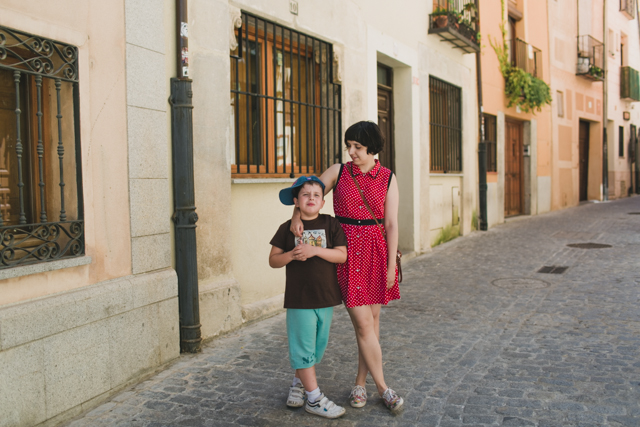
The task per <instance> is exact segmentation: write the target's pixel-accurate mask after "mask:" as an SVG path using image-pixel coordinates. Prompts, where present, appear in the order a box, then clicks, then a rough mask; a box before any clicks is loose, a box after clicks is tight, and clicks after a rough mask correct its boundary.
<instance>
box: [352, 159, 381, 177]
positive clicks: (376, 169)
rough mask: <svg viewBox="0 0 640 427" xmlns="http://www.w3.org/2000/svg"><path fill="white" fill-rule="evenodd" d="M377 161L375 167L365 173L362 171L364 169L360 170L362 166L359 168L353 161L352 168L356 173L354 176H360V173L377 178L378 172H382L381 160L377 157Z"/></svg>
mask: <svg viewBox="0 0 640 427" xmlns="http://www.w3.org/2000/svg"><path fill="white" fill-rule="evenodd" d="M375 162H376V164H375V166H374V167H373V169H371V170H370V171H369V172H367V173H366V174H365V173H362V171H361V170H360V168H359V167H358V166H357V165H355V164H353V162H351V168H352V170H353V175H354V176H358V175H369V176H370V177H371V178H375V177H377V176H378V172H380V168H381V167H382V166H380V161H379V160H378V159H375Z"/></svg>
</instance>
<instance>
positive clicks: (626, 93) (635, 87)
mask: <svg viewBox="0 0 640 427" xmlns="http://www.w3.org/2000/svg"><path fill="white" fill-rule="evenodd" d="M620 98H622V99H628V100H631V101H640V75H639V74H638V70H635V69H633V68H631V67H620Z"/></svg>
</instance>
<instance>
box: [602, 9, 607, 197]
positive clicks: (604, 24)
mask: <svg viewBox="0 0 640 427" xmlns="http://www.w3.org/2000/svg"><path fill="white" fill-rule="evenodd" d="M602 9H603V10H602V38H603V40H604V42H603V43H604V55H603V56H604V61H602V67H603V68H602V74H603V75H604V82H602V103H603V105H604V107H603V108H602V199H603V200H609V153H608V149H609V146H608V145H609V144H608V142H607V120H608V114H607V113H608V111H607V110H608V108H609V104H608V102H609V99H608V96H607V90H608V86H609V85H608V80H609V76H608V73H607V68H608V67H607V63H608V62H609V53H608V52H607V48H608V46H609V44H608V35H609V31H608V28H607V1H606V0H603V1H602Z"/></svg>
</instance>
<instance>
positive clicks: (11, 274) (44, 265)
mask: <svg viewBox="0 0 640 427" xmlns="http://www.w3.org/2000/svg"><path fill="white" fill-rule="evenodd" d="M87 264H91V257H90V256H86V255H85V256H81V257H77V258H67V259H61V260H58V261H50V262H41V263H39V264H29V265H22V266H18V267H9V268H6V269H4V270H0V280H6V279H13V278H16V277H23V276H29V275H31V274H38V273H45V272H47V271H55V270H62V269H64V268H71V267H79V266H81V265H87Z"/></svg>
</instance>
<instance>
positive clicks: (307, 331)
mask: <svg viewBox="0 0 640 427" xmlns="http://www.w3.org/2000/svg"><path fill="white" fill-rule="evenodd" d="M280 201H281V202H282V203H283V204H285V205H293V204H295V205H296V206H297V207H298V208H300V217H301V219H302V223H303V224H304V233H303V235H302V238H297V237H295V236H294V235H293V233H292V232H291V231H290V230H289V227H290V225H291V220H289V221H287V222H285V223H284V224H282V225H281V226H280V228H279V229H278V232H277V233H276V234H275V236H273V239H271V242H270V243H271V245H272V246H271V253H270V254H269V265H270V266H271V267H273V268H281V267H284V266H285V265H286V266H287V268H286V270H287V271H286V277H287V280H286V288H285V293H284V308H286V309H287V338H288V340H289V361H290V363H291V367H292V368H293V369H295V370H296V374H295V377H294V378H293V384H292V385H291V387H290V388H289V398H288V399H287V406H290V407H294V408H299V407H301V406H303V405H305V402H304V401H305V394H306V400H307V403H306V405H305V410H306V411H307V412H310V413H312V414H316V415H320V416H321V417H326V418H338V417H341V416H342V415H344V413H345V409H344V408H343V407H341V406H338V405H336V404H335V403H333V402H332V401H330V400H329V399H328V398H327V397H326V396H325V395H324V394H323V393H322V392H320V388H319V387H318V383H317V381H316V368H315V365H316V364H318V363H320V361H321V360H322V356H323V355H324V351H325V349H326V348H327V342H328V341H329V328H330V327H331V319H332V317H333V307H334V306H336V305H339V304H341V303H342V296H341V294H340V288H339V286H338V279H337V274H336V266H335V264H336V263H338V264H341V263H343V262H345V261H346V260H347V238H346V237H345V235H344V232H343V231H342V227H341V226H340V223H339V222H338V221H337V220H336V219H335V218H333V217H332V216H330V215H321V214H320V213H319V212H320V209H322V207H323V206H324V184H323V183H322V181H320V179H319V178H317V177H316V176H308V177H307V176H301V177H300V178H298V179H297V180H296V181H295V182H294V183H293V185H292V186H291V187H289V188H285V189H283V190H282V191H280Z"/></svg>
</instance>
